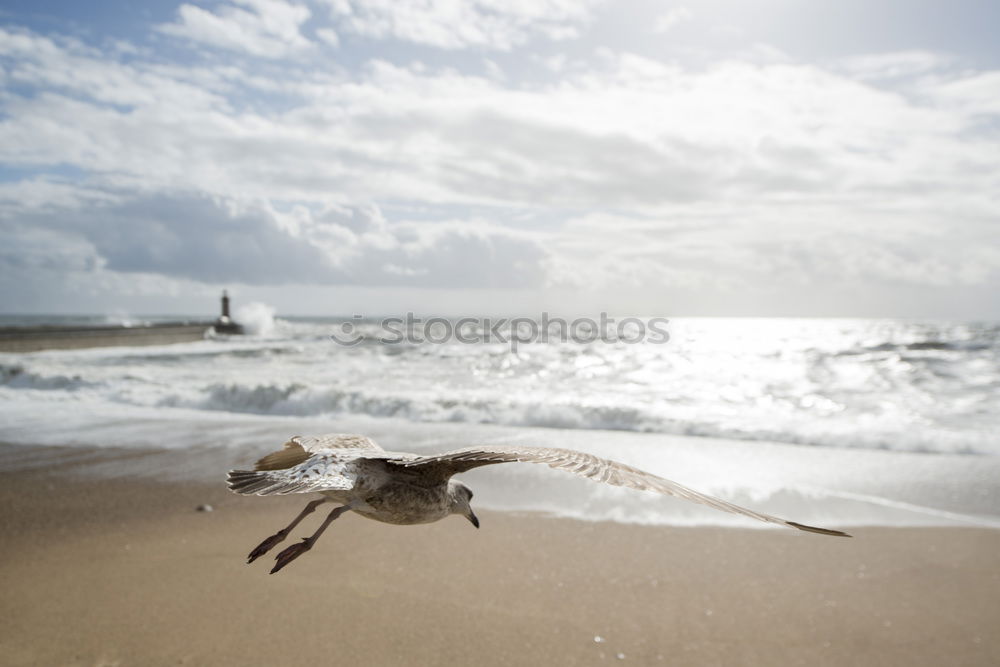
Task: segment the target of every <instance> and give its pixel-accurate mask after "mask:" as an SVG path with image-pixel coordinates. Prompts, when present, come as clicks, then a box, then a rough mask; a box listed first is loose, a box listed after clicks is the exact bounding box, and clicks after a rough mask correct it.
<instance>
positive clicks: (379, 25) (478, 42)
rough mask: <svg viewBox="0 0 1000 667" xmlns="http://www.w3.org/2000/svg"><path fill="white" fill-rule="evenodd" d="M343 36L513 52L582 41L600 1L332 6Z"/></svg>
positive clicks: (357, 1) (332, 2)
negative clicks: (540, 42)
mask: <svg viewBox="0 0 1000 667" xmlns="http://www.w3.org/2000/svg"><path fill="white" fill-rule="evenodd" d="M326 4H327V5H328V7H329V10H330V14H331V16H332V17H333V18H334V20H335V21H336V22H337V24H338V26H339V27H340V29H341V30H344V31H347V32H350V33H353V34H355V35H360V36H363V37H367V38H370V39H390V38H391V39H397V40H401V41H406V42H412V43H415V44H421V45H424V46H432V47H436V48H439V49H448V50H454V49H465V48H484V49H495V50H499V51H509V50H511V49H512V48H514V47H515V46H518V45H521V44H523V43H525V42H526V41H528V40H529V39H531V38H533V37H542V38H546V39H553V40H561V39H569V38H573V37H576V36H578V35H579V30H580V28H581V27H582V26H584V25H586V24H587V23H588V22H589V21H590V20H591V12H592V9H593V6H594V5H595V4H597V1H596V0H533V1H530V2H509V1H506V0H468V1H466V2H453V1H451V0H326Z"/></svg>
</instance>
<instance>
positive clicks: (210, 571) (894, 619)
mask: <svg viewBox="0 0 1000 667" xmlns="http://www.w3.org/2000/svg"><path fill="white" fill-rule="evenodd" d="M306 499H307V498H306V497H302V496H300V497H282V498H242V497H237V496H234V495H232V494H230V493H228V492H227V491H226V490H225V489H224V488H223V485H222V483H221V481H220V483H218V484H205V483H200V482H199V483H194V482H187V483H185V482H170V483H167V482H155V481H148V480H128V479H101V478H99V477H94V476H83V475H73V474H70V473H67V472H65V471H60V472H57V473H55V474H53V473H43V472H40V471H39V470H37V469H27V470H20V471H17V472H5V473H0V501H2V505H0V506H2V508H3V512H2V517H0V521H2V523H0V529H2V534H3V540H2V542H0V587H2V588H0V590H2V595H0V663H2V664H5V665H61V664H79V665H99V664H100V665H113V664H120V665H168V664H169V665H176V664H193V665H206V664H211V665H246V664H288V665H307V664H308V665H317V664H321V665H341V664H343V665H528V664H539V665H541V664H547V665H576V664H580V665H589V664H601V663H613V664H638V665H646V664H654V665H655V664H664V665H699V666H704V665H772V666H773V665H996V664H1000V632H998V631H997V629H998V628H1000V531H997V530H987V529H972V528H925V529H892V528H863V529H856V530H854V531H852V532H853V533H854V534H855V536H856V537H855V538H854V539H839V538H827V537H823V536H818V535H810V534H805V533H795V532H792V531H783V530H778V529H775V530H769V529H768V530H751V529H748V530H738V529H721V528H671V527H648V526H630V525H621V524H613V523H586V522H578V521H571V520H562V519H552V518H546V517H544V516H539V515H515V514H507V513H496V512H480V518H481V519H482V526H483V527H482V529H481V530H478V531H477V530H475V529H474V528H473V527H472V526H471V525H470V524H469V523H468V522H466V521H465V520H464V519H460V518H458V517H454V518H451V519H448V520H445V521H442V522H439V523H437V524H432V525H429V526H413V527H397V526H387V525H383V524H379V523H375V522H372V521H367V520H365V519H362V518H360V517H356V516H352V515H347V516H345V517H343V518H341V519H339V520H338V521H337V522H336V523H334V524H333V525H332V526H331V528H330V530H329V531H327V533H326V534H325V535H324V537H323V539H322V540H320V541H319V543H318V544H317V546H316V547H315V548H314V549H313V551H312V552H310V553H307V554H305V555H304V556H302V557H301V558H300V559H299V560H297V561H296V562H294V563H292V564H291V565H289V566H288V567H287V568H286V569H285V570H283V571H281V572H280V573H278V574H276V575H273V576H270V575H268V573H267V571H268V569H270V564H271V556H270V555H269V556H267V557H265V558H264V559H262V560H260V561H258V562H256V563H254V564H253V565H249V566H248V565H245V564H244V559H245V557H246V554H247V552H249V551H250V549H251V548H252V547H253V546H255V545H256V544H257V543H258V542H259V541H260V540H261V539H263V538H264V537H266V536H267V535H269V534H271V533H273V532H274V531H275V530H277V529H278V528H280V527H282V526H283V525H285V524H286V523H287V522H288V521H289V520H290V519H291V518H292V517H293V516H294V515H295V513H297V512H298V511H299V509H301V507H302V506H303V505H304V504H305V502H306ZM206 503H207V504H210V505H212V506H213V510H214V511H212V512H199V511H196V507H197V506H198V505H200V504H206ZM320 516H321V514H320V513H319V512H317V514H316V515H314V516H313V517H311V518H310V519H308V520H307V522H305V523H304V524H302V525H301V526H300V527H299V529H297V530H296V531H295V535H296V536H304V535H306V534H308V533H310V532H312V530H313V529H314V528H315V526H316V525H317V524H318V523H319V521H320ZM288 543H289V544H290V543H291V541H289V542H288ZM276 551H277V550H275V552H276ZM598 638H599V639H598Z"/></svg>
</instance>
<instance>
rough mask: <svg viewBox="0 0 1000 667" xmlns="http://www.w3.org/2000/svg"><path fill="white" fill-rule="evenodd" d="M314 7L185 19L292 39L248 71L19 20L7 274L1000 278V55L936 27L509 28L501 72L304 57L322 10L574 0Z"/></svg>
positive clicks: (510, 280) (182, 16) (276, 42)
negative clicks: (534, 69) (716, 52)
mask: <svg viewBox="0 0 1000 667" xmlns="http://www.w3.org/2000/svg"><path fill="white" fill-rule="evenodd" d="M185 8H188V9H185ZM195 9H196V10H197V11H193V10H195ZM313 10H314V13H313V18H316V17H326V16H327V14H328V13H329V12H332V14H333V16H334V19H335V20H334V22H333V23H332V24H330V25H318V26H317V25H311V24H310V25H309V26H308V27H307V20H308V19H310V11H309V10H308V9H306V8H305V7H304V6H302V5H296V4H291V3H287V2H278V1H277V0H268V1H265V0H240V1H239V2H228V3H223V4H221V5H216V6H214V8H213V9H212V10H211V11H209V10H207V9H199V8H196V7H194V6H193V5H184V6H182V8H181V10H179V14H178V18H177V20H176V21H175V22H174V23H172V24H169V26H167V27H161V30H163V31H166V32H168V33H170V34H172V35H176V36H183V37H185V38H186V39H191V40H195V41H197V42H199V43H202V44H206V45H211V46H214V47H218V48H223V49H231V50H236V51H238V52H240V53H245V54H251V55H257V56H262V57H266V58H273V59H279V60H278V62H277V63H276V64H275V65H269V64H268V63H267V62H266V61H263V60H255V61H254V67H252V68H250V67H246V68H242V67H237V66H235V65H233V64H232V63H231V62H230V63H224V62H223V63H220V62H218V61H217V60H214V59H206V60H205V61H200V60H196V61H195V62H194V63H192V64H182V63H177V62H172V63H170V62H164V61H163V60H162V59H161V58H156V57H146V55H144V53H143V52H142V51H137V52H130V53H128V54H127V55H122V54H125V51H121V50H120V51H119V52H118V55H115V56H108V55H106V54H102V53H101V52H100V51H99V50H97V49H95V48H94V47H92V46H90V45H88V44H87V43H85V42H82V41H80V40H77V39H71V38H67V37H59V36H52V35H49V36H43V35H39V34H37V33H33V32H31V31H28V30H25V29H14V28H4V29H0V65H2V68H3V70H2V72H3V76H4V78H5V82H7V83H9V84H11V85H9V86H8V87H7V88H6V89H5V92H4V94H3V96H2V97H0V111H2V116H0V162H2V163H3V164H4V165H7V167H8V168H9V169H10V170H11V172H12V173H15V174H16V173H18V172H23V174H24V175H23V177H19V176H16V175H15V176H9V177H8V178H6V179H5V180H6V182H3V183H0V222H2V223H3V227H2V228H0V234H3V237H4V238H6V239H13V240H16V241H17V243H16V244H15V243H13V242H12V243H11V245H10V247H15V248H16V251H12V252H7V253H5V254H2V255H0V263H4V265H5V266H6V267H7V269H6V270H7V271H8V273H6V274H5V275H11V274H10V272H11V271H15V272H16V271H25V272H29V273H31V274H32V275H41V274H40V273H39V272H55V271H57V270H58V269H57V268H56V267H57V266H58V265H64V266H66V267H72V270H73V271H75V272H77V274H79V275H85V274H86V275H91V276H102V280H103V279H104V278H106V277H108V276H120V275H144V276H148V275H160V276H167V277H170V279H172V280H177V281H190V282H191V283H199V282H200V283H211V282H217V281H239V282H243V283H247V284H262V285H263V284H271V285H277V284H291V283H295V284H301V283H315V284H354V285H420V286H425V287H439V286H446V287H447V286H450V287H455V286H459V285H460V286H463V287H490V286H507V285H510V286H520V287H545V286H569V287H571V288H572V289H576V290H581V288H585V289H598V288H609V289H613V288H614V287H615V286H625V287H629V288H633V287H638V286H641V287H643V288H644V289H654V288H655V287H656V286H671V287H678V286H684V287H685V288H687V289H690V290H700V289H738V288H740V287H741V286H746V285H764V284H769V283H772V282H775V281H778V282H781V283H782V284H800V285H803V286H807V287H808V286H810V285H812V286H815V285H818V284H822V283H824V281H825V282H829V281H833V280H844V279H847V280H850V281H854V282H855V283H856V284H873V283H878V284H880V285H896V284H905V285H909V286H917V287H928V286H932V287H948V286H954V287H963V286H970V285H979V286H982V285H990V284H996V282H997V281H998V271H1000V265H998V256H1000V250H998V245H1000V244H998V241H997V237H996V234H995V232H994V231H993V230H994V226H995V224H996V221H997V220H998V219H1000V203H998V201H997V200H996V197H995V196H994V195H993V192H995V186H996V178H997V174H998V173H1000V145H998V140H997V137H996V134H995V132H992V131H990V128H993V127H995V123H996V121H997V115H1000V107H998V106H997V102H996V100H998V99H1000V94H998V91H1000V88H998V87H997V86H998V81H1000V72H997V71H994V70H975V69H972V68H968V67H964V68H956V67H953V66H952V61H951V59H950V58H951V57H950V56H946V55H941V54H936V53H931V52H899V53H888V54H868V55H864V56H859V57H858V58H855V59H853V60H852V59H847V60H843V59H841V60H838V61H836V62H835V63H833V64H827V65H822V66H821V65H819V64H816V63H808V62H801V61H796V60H794V59H792V58H791V57H782V58H765V59H759V60H750V61H738V60H733V59H720V60H717V61H712V62H709V63H703V64H699V65H698V66H696V67H695V66H689V65H685V64H684V63H682V62H680V61H677V60H666V59H663V60H661V59H656V58H653V57H651V56H648V55H645V56H643V55H638V54H635V53H629V52H626V51H623V50H621V49H617V50H616V49H611V48H603V49H598V50H596V51H595V52H594V53H593V54H591V55H588V56H586V57H579V58H576V57H571V56H565V55H559V56H552V57H547V60H546V61H547V62H552V63H553V64H554V65H555V64H557V65H558V66H557V67H553V68H552V69H551V70H550V69H546V70H544V72H543V73H542V75H541V78H539V79H532V80H531V81H530V82H526V81H524V80H522V79H520V78H519V76H518V68H517V66H511V62H512V61H508V60H503V59H504V58H507V57H508V54H496V53H494V54H491V58H492V57H495V58H497V59H498V60H503V62H504V67H503V70H502V73H503V76H500V75H498V73H497V72H498V70H499V68H494V69H493V70H492V73H491V74H490V75H488V76H478V75H473V74H470V73H468V71H467V70H460V69H458V68H455V67H449V66H447V65H444V66H438V65H430V64H422V63H420V62H415V61H409V60H399V61H397V62H389V61H388V60H377V59H374V60H373V59H369V60H366V61H365V62H364V63H363V64H362V65H360V66H358V67H355V68H340V67H335V66H332V65H330V66H324V67H316V66H315V63H313V65H309V64H304V63H303V61H301V60H296V59H294V58H290V59H286V60H281V58H282V57H284V56H292V55H294V54H301V53H305V52H306V51H307V50H308V49H309V47H310V43H311V42H310V38H309V37H307V36H306V33H307V32H308V31H310V30H311V31H313V32H309V34H311V35H312V34H314V35H315V38H316V39H317V40H323V41H325V42H326V43H327V44H340V48H341V50H344V49H345V48H346V46H345V44H349V43H350V41H351V40H355V39H361V38H366V37H371V38H377V39H380V40H381V39H393V40H397V41H398V40H403V41H406V42H410V43H419V44H423V45H426V46H436V47H439V48H442V49H458V48H480V49H493V50H503V49H510V48H513V47H514V46H517V45H523V44H527V43H528V41H530V40H531V39H533V38H534V37H537V36H542V37H545V38H546V39H547V38H550V37H558V36H559V35H560V34H563V33H561V32H560V30H563V31H564V30H566V29H569V30H575V29H577V28H578V27H579V26H584V25H586V24H587V21H589V20H591V14H590V9H589V6H587V5H580V4H577V3H569V2H566V3H563V2H555V1H554V2H550V3H525V4H522V3H503V4H496V5H494V4H491V3H487V2H475V3H463V4H454V5H452V4H448V3H433V2H426V3H417V2H413V3H378V2H376V3H364V4H360V3H353V2H349V1H347V0H345V1H344V2H336V3H326V5H324V7H322V8H320V7H319V5H313ZM449 11H450V12H453V14H449V13H448V12H449ZM199 12H200V13H199ZM455 12H457V14H454V13H455ZM401 17H409V19H408V20H406V21H404V20H403V18H401ZM677 20H680V19H677ZM223 24H225V25H223ZM550 24H551V27H553V30H551V31H549V32H546V30H547V29H546V28H545V26H546V25H550ZM555 26H558V27H560V30H555ZM324 31H328V32H324ZM341 40H343V43H341ZM480 61H481V59H480ZM477 62H479V61H477ZM490 62H492V61H490ZM887 81H889V83H886V82H887ZM61 172H65V173H63V174H62V175H60V173H61ZM39 174H41V175H39ZM19 258H20V259H19ZM18 262H21V263H20V264H18Z"/></svg>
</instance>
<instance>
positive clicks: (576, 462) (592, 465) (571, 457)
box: [389, 445, 850, 537]
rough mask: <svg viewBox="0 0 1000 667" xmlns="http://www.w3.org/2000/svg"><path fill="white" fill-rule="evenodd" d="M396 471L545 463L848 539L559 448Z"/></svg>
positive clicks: (523, 449)
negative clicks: (496, 464)
mask: <svg viewBox="0 0 1000 667" xmlns="http://www.w3.org/2000/svg"><path fill="white" fill-rule="evenodd" d="M389 461H390V463H393V464H395V465H398V466H403V467H405V468H409V469H414V470H420V471H422V472H423V474H424V475H426V476H428V477H430V478H437V479H440V480H445V479H448V478H449V477H451V476H452V475H454V474H456V473H461V472H465V471H467V470H472V469H473V468H478V467H480V466H485V465H492V464H495V463H516V462H524V463H544V464H545V465H547V466H549V467H550V468H555V469H556V470H566V471H567V472H571V473H573V474H575V475H579V476H581V477H586V478H587V479H592V480H594V481H595V482H604V483H605V484H612V485H614V486H624V487H628V488H630V489H638V490H640V491H656V492H658V493H663V494H666V495H668V496H676V497H677V498H683V499H684V500H690V501H691V502H695V503H700V504H702V505H707V506H709V507H712V508H715V509H717V510H722V511H723V512H730V513H732V514H741V515H743V516H746V517H750V518H751V519H757V520H758V521H766V522H768V523H774V524H778V525H781V526H788V527H789V528H797V529H798V530H805V531H808V532H810V533H819V534H821V535H837V536H840V537H850V535H848V534H847V533H843V532H840V531H839V530H829V529H827V528H816V527H815V526H806V525H804V524H801V523H796V522H794V521H786V520H785V519H781V518H778V517H776V516H771V515H769V514H763V513H761V512H755V511H753V510H750V509H747V508H745V507H740V506H739V505H734V504H733V503H729V502H726V501H725V500H721V499H719V498H715V497H713V496H709V495H706V494H704V493H698V492H697V491H695V490H693V489H689V488H687V487H686V486H682V485H681V484H678V483H677V482H671V481H670V480H669V479H664V478H663V477H659V476H657V475H654V474H652V473H648V472H646V471H644V470H639V469H638V468H633V467H632V466H628V465H625V464H624V463H619V462H617V461H612V460H610V459H603V458H601V457H599V456H594V455H592V454H587V453H585V452H578V451H574V450H572V449H561V448H558V447H527V446H504V445H495V446H494V445H486V446H481V447H467V448H465V449H458V450H455V451H453V452H446V453H444V454H439V455H436V456H423V457H419V458H416V459H410V460H403V459H398V460H392V459H390V460H389Z"/></svg>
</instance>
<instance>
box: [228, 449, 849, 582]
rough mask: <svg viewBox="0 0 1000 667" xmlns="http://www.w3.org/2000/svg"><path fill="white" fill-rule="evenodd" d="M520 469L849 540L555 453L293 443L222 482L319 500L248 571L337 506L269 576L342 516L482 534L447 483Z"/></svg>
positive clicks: (253, 491)
mask: <svg viewBox="0 0 1000 667" xmlns="http://www.w3.org/2000/svg"><path fill="white" fill-rule="evenodd" d="M518 462H522V463H542V464H545V465H547V466H549V467H550V468H555V469H556V470H565V471H567V472H571V473H573V474H575V475H579V476H581V477H586V478H587V479H592V480H594V481H596V482H603V483H605V484H611V485H614V486H624V487H627V488H630V489H637V490H639V491H656V492H658V493H662V494H665V495H668V496H676V497H678V498H683V499H684V500H690V501H691V502H695V503H701V504H702V505H708V506H709V507H713V508H715V509H717V510H721V511H723V512H731V513H733V514H741V515H743V516H746V517H750V518H751V519H757V520H758V521H766V522H768V523H774V524H778V525H781V526H786V527H788V528H796V529H798V530H804V531H807V532H810V533H819V534H820V535H836V536H839V537H850V535H848V534H847V533H842V532H840V531H839V530H830V529H827V528H817V527H815V526H807V525H805V524H801V523H796V522H794V521H787V520H785V519H780V518H778V517H776V516H771V515H769V514H763V513H761V512H755V511H753V510H750V509H747V508H745V507H740V506H739V505H734V504H732V503H729V502H726V501H725V500H721V499H719V498H714V497H712V496H709V495H706V494H704V493H698V492H697V491H694V490H693V489H689V488H687V487H686V486H682V485H680V484H678V483H677V482H671V481H670V480H668V479H664V478H662V477H658V476H657V475H654V474H652V473H648V472H645V471H643V470H639V469H638V468H633V467H632V466H628V465H625V464H624V463H619V462H617V461H611V460H609V459H603V458H600V457H598V456H594V455H592V454H586V453H584V452H578V451H574V450H572V449H561V448H558V447H529V446H522V445H514V446H508V445H481V446H477V447H467V448H465V449H457V450H455V451H451V452H446V453H444V454H435V455H431V456H420V455H418V454H407V453H401V452H387V451H385V450H384V449H382V448H381V447H379V446H378V445H377V444H375V442H374V441H373V440H372V439H370V438H367V437H365V436H363V435H349V434H340V433H336V434H330V435H321V436H295V437H293V438H292V439H290V440H289V441H288V442H286V443H285V445H284V447H283V448H282V449H280V450H278V451H276V452H273V453H271V454H268V455H267V456H265V457H264V458H262V459H260V460H259V461H257V464H256V466H255V467H254V470H232V471H230V472H229V477H228V479H227V482H228V484H229V488H230V489H231V490H232V491H233V492H234V493H238V494H241V495H246V496H250V495H257V496H270V495H286V494H289V493H313V492H317V493H320V494H322V496H323V497H322V498H320V499H318V500H313V501H312V502H310V503H309V504H308V505H306V507H305V509H303V510H302V512H300V513H299V515H298V516H297V517H295V519H294V520H293V521H292V522H291V523H290V524H289V525H288V526H286V527H285V528H283V529H281V530H279V531H278V532H277V533H275V534H274V535H272V536H270V537H268V538H267V539H266V540H264V541H263V542H261V543H260V544H259V545H258V546H257V547H256V548H255V549H254V550H253V551H251V552H250V555H249V556H248V559H247V563H248V564H249V563H252V562H254V561H255V560H257V559H258V558H260V557H261V556H263V555H264V554H266V553H267V552H268V551H270V550H271V549H273V548H274V547H275V546H276V545H277V544H279V543H280V542H282V541H283V540H284V539H285V538H286V537H288V534H289V533H290V532H291V531H292V529H294V528H295V526H297V525H298V524H299V522H300V521H302V519H304V518H305V517H306V516H307V515H309V514H310V513H312V512H313V511H315V509H316V508H317V507H319V506H320V505H322V504H323V503H327V502H333V503H336V504H337V507H336V508H335V509H334V510H333V511H332V512H330V514H329V515H327V517H326V519H324V521H323V523H322V525H320V527H319V529H318V530H317V531H316V532H315V533H313V534H312V535H310V536H309V537H306V538H303V540H302V541H301V542H299V543H297V544H293V545H291V546H290V547H288V548H286V549H285V550H284V551H282V552H281V553H279V554H278V555H277V557H276V558H275V560H276V561H277V562H276V563H275V565H274V567H273V568H272V569H271V574H274V573H275V572H277V571H278V570H280V569H281V568H283V567H285V566H286V565H288V564H289V563H290V562H292V561H293V560H295V559H296V558H298V557H299V556H301V555H302V554H303V553H305V552H306V551H309V550H310V549H311V548H312V546H313V545H314V544H315V543H316V540H318V539H319V537H320V535H322V534H323V531H325V530H326V528H327V526H329V525H330V524H331V523H332V522H333V521H334V520H335V519H336V518H337V517H339V516H340V515H341V514H343V513H344V512H347V511H354V512H356V513H358V514H360V515H361V516H363V517H366V518H368V519H374V520H375V521H382V522H384V523H393V524H399V525H411V524H418V523H433V522H434V521H439V520H441V519H443V518H445V517H446V516H449V515H451V514H458V515H460V516H464V517H465V518H466V519H468V520H469V521H470V522H472V525H473V526H475V527H476V528H479V519H478V518H477V517H476V514H475V513H474V512H473V511H472V507H471V506H470V501H471V500H472V490H471V489H469V487H467V486H466V485H465V484H463V483H462V482H459V481H457V480H454V479H452V476H453V475H455V474H458V473H463V472H466V471H468V470H472V469H473V468H478V467H480V466H485V465H493V464H495V463H518Z"/></svg>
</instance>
